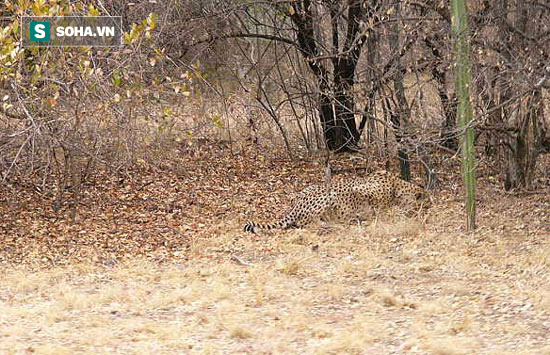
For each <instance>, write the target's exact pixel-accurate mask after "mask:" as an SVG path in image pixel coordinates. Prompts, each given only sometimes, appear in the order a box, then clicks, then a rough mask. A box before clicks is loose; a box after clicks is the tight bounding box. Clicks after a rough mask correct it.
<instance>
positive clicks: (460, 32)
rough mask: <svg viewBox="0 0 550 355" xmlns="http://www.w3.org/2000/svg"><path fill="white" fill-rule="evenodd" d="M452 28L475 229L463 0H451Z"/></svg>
mask: <svg viewBox="0 0 550 355" xmlns="http://www.w3.org/2000/svg"><path fill="white" fill-rule="evenodd" d="M451 11H452V27H453V32H454V34H455V39H456V68H457V72H456V92H457V94H458V111H457V116H458V122H459V126H460V130H461V131H462V132H463V134H462V169H463V171H462V173H463V178H464V187H465V190H466V229H467V230H468V231H471V230H474V229H475V228H476V224H475V217H476V204H475V187H476V169H475V151H474V130H473V128H472V127H471V126H470V122H471V121H472V118H473V111H472V104H471V102H470V82H471V77H470V76H471V74H470V71H471V69H470V68H471V63H470V44H469V33H468V13H467V9H466V3H465V0H451Z"/></svg>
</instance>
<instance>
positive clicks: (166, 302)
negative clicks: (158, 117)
mask: <svg viewBox="0 0 550 355" xmlns="http://www.w3.org/2000/svg"><path fill="white" fill-rule="evenodd" d="M245 153H246V154H245ZM177 159H179V160H178V162H179V164H178V165H177V166H178V167H177V168H171V170H170V173H166V172H165V171H166V170H165V167H162V166H151V165H147V164H142V166H141V167H140V168H139V169H138V170H137V171H133V172H131V173H128V174H124V175H120V176H112V175H110V176H105V175H98V176H94V177H93V178H92V179H90V182H89V183H88V185H87V186H86V188H85V190H84V191H85V193H84V195H83V197H82V200H81V202H80V205H79V208H78V214H77V217H76V219H75V221H74V222H73V221H71V218H70V217H69V212H68V210H67V208H62V209H61V210H60V212H57V213H55V212H54V210H53V206H54V203H53V201H54V196H53V195H48V194H45V193H44V194H42V193H39V192H37V191H36V190H32V189H31V188H29V187H22V186H20V185H10V186H8V189H5V190H4V191H2V193H1V194H0V216H1V220H0V238H1V243H0V263H1V265H2V269H1V271H0V309H1V310H2V311H1V312H0V353H6V354H14V353H39V354H45V353H52V354H63V353H67V354H73V353H112V352H117V353H124V354H126V353H130V354H131V353H136V354H137V353H139V354H144V353H153V352H155V353H160V354H163V353H191V354H193V353H197V354H202V353H215V354H217V353H249V354H272V353H276V354H280V353H288V354H292V353H307V354H318V353H333V354H347V353H353V354H473V353H476V354H499V355H500V354H550V344H549V341H548V334H550V282H549V278H550V276H549V275H550V225H549V222H548V221H549V220H550V197H549V193H548V192H549V190H548V183H547V182H545V181H542V183H541V182H540V181H539V187H540V188H539V189H538V190H537V191H517V192H513V193H506V192H504V191H502V190H501V189H500V183H499V182H498V181H497V179H496V178H495V176H493V175H491V174H489V173H487V174H481V176H480V178H479V194H478V196H479V198H478V225H479V228H478V230H477V231H476V232H474V233H467V232H466V231H464V229H463V227H464V225H465V216H464V212H463V210H464V207H463V202H462V197H461V190H460V180H459V178H457V177H456V174H455V173H454V172H452V171H450V170H445V169H443V168H441V169H440V171H439V172H440V174H439V176H440V179H441V185H440V187H439V189H438V190H437V191H436V192H434V201H433V202H434V203H433V204H434V206H433V207H432V209H431V210H430V211H428V212H427V213H426V214H425V215H422V216H420V217H405V216H402V215H401V214H400V213H399V212H398V211H388V212H386V213H384V214H382V215H380V216H378V217H377V218H370V219H368V220H367V221H365V222H363V223H362V224H351V225H350V224H331V225H330V226H328V227H326V226H323V225H314V226H311V227H310V228H306V229H298V230H290V231H274V232H269V233H264V234H259V235H251V234H246V233H243V232H242V230H241V228H242V225H243V224H244V222H246V221H247V220H248V219H255V220H260V221H262V220H268V219H270V217H272V216H273V215H277V214H280V213H282V212H283V211H284V208H285V206H287V205H288V202H289V200H290V197H291V196H289V194H288V191H289V190H290V191H292V192H296V191H299V190H300V189H301V188H303V187H305V186H307V185H308V184H311V183H314V182H319V181H321V180H322V179H323V178H324V176H323V173H322V171H323V169H322V166H320V165H319V164H316V163H313V162H311V161H299V160H296V161H287V160H274V159H273V158H267V157H264V156H262V155H260V154H259V153H257V152H251V151H246V150H242V151H240V152H235V150H234V149H221V148H220V149H216V148H215V147H213V146H206V147H193V150H185V151H183V150H182V151H181V153H180V155H179V156H178V157H177ZM449 169H451V168H449ZM416 175H418V174H416ZM371 217H372V216H371Z"/></svg>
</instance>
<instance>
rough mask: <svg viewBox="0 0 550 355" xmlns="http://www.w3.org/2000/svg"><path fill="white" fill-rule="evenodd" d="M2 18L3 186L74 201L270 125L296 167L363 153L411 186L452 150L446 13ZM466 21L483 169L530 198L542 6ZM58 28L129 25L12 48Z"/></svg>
mask: <svg viewBox="0 0 550 355" xmlns="http://www.w3.org/2000/svg"><path fill="white" fill-rule="evenodd" d="M5 4H6V6H5V7H4V8H3V9H1V10H0V13H1V16H2V28H3V30H2V32H1V33H0V43H1V45H2V46H1V50H0V63H1V64H2V65H1V66H0V78H1V84H0V90H1V97H2V100H3V101H2V108H1V112H0V125H1V129H2V131H1V133H0V169H1V172H2V175H1V176H0V179H2V183H6V182H7V181H18V182H22V181H23V182H24V181H27V182H28V183H29V184H33V185H34V186H36V187H40V188H45V187H47V186H50V185H51V186H58V188H57V191H58V192H59V191H65V190H66V187H67V186H70V187H71V189H72V190H71V191H72V192H73V194H78V191H79V186H80V185H81V183H82V181H83V180H85V178H86V175H87V174H90V173H91V172H92V171H93V170H94V167H98V166H101V167H107V168H109V169H112V170H114V171H120V170H121V169H122V170H123V169H124V168H125V167H128V166H131V165H133V164H136V162H139V161H140V159H153V160H154V159H161V157H160V155H156V154H155V152H162V151H164V149H162V148H160V149H159V147H160V146H161V144H164V143H166V141H169V142H175V141H179V140H180V139H181V137H188V138H193V137H200V136H201V135H204V136H207V135H208V134H210V133H211V132H212V131H211V130H208V129H207V128H209V127H213V128H214V129H217V128H219V130H220V131H223V132H224V137H225V138H229V139H233V138H234V137H235V136H239V135H240V136H244V137H248V138H250V139H251V140H252V141H253V142H255V143H258V144H260V143H259V142H261V140H262V139H263V138H264V135H265V131H262V127H263V126H265V125H267V126H270V127H272V128H273V131H272V133H273V132H274V134H276V135H277V136H278V137H279V138H280V140H281V142H282V144H283V145H284V146H285V147H286V150H287V152H288V154H289V155H291V156H294V155H295V154H296V152H299V151H301V150H302V149H303V150H305V151H307V152H310V153H311V152H314V151H317V150H320V149H329V150H331V151H334V152H355V151H358V150H361V149H362V148H365V147H366V148H367V150H369V152H370V154H372V153H373V152H375V151H379V152H381V154H382V155H392V156H395V157H396V158H397V159H399V161H400V165H401V171H402V173H403V175H404V176H405V177H407V176H408V174H409V162H410V161H415V160H416V161H419V162H421V164H422V165H423V166H424V167H425V168H426V171H427V172H431V171H432V170H433V164H434V162H433V161H432V158H431V156H432V154H435V153H437V152H444V153H445V154H449V155H451V156H452V155H454V154H455V153H456V152H457V149H458V148H459V147H458V137H459V136H460V135H461V134H462V132H461V130H460V129H458V128H457V125H456V110H457V99H456V92H455V89H454V68H453V63H454V57H453V46H452V43H453V41H452V35H451V15H450V9H449V4H448V3H447V2H444V1H437V0H425V1H422V0H420V1H391V0H372V1H356V0H349V1H343V2H338V1H324V0H318V1H288V2H287V1H274V2H261V1H252V0H250V1H231V0H217V1H209V0H197V1H179V0H170V1H168V2H163V3H162V4H160V2H159V3H155V2H146V3H145V2H144V3H141V2H136V3H128V2H122V1H116V0H111V1H106V2H97V3H96V2H93V1H57V2H55V3H53V2H52V3H44V2H38V1H19V2H10V1H7V2H6V3H5ZM468 6H469V16H470V28H471V34H472V37H471V46H472V50H473V54H474V56H473V58H472V61H473V71H472V72H473V87H472V88H471V92H472V93H473V94H472V101H473V105H474V120H473V121H472V125H473V127H474V128H475V132H476V147H477V148H478V149H477V154H479V155H483V157H484V158H485V159H486V160H488V161H490V164H491V166H492V167H493V168H494V169H495V170H496V171H502V172H503V173H502V181H503V184H504V185H505V186H506V187H507V188H515V187H530V186H531V182H532V181H533V177H534V173H535V171H536V164H537V161H538V159H539V157H540V155H541V154H543V153H547V152H548V151H550V131H549V128H548V127H549V125H550V122H549V118H548V116H549V113H548V110H549V106H550V105H549V93H548V90H549V89H550V6H548V5H547V4H546V3H545V2H544V1H539V0H527V1H521V0H514V1H512V0H498V1H486V0H475V1H469V2H468ZM59 14H73V15H120V16H123V22H124V31H125V35H124V42H125V45H124V46H123V47H122V48H110V49H94V48H86V49H82V48H51V49H44V48H40V49H38V48H33V49H22V48H21V47H20V42H19V39H18V35H19V27H18V19H19V16H21V15H34V16H38V15H52V16H53V15H59ZM197 107H198V108H199V109H197ZM184 116H185V117H194V118H191V119H182V117H184ZM199 116H200V117H199ZM237 116H238V117H241V118H242V120H241V121H240V122H236V120H237V119H236V117H237ZM236 128H237V129H236ZM227 135H228V136H229V137H227ZM59 200H60V201H62V200H63V194H62V193H60V197H59Z"/></svg>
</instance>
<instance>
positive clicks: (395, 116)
mask: <svg viewBox="0 0 550 355" xmlns="http://www.w3.org/2000/svg"><path fill="white" fill-rule="evenodd" d="M394 6H395V13H396V15H397V16H398V17H399V18H400V17H401V6H400V3H399V2H397V3H396V4H395V5H394ZM399 27H400V24H399V23H397V22H396V23H395V24H394V25H393V28H392V32H391V35H390V38H389V39H390V47H391V51H392V53H393V54H394V55H395V56H397V59H396V62H395V72H394V75H393V89H394V91H395V95H396V98H397V110H393V111H390V118H391V123H392V125H393V128H394V132H395V140H396V141H397V145H398V147H397V157H398V159H399V167H400V170H401V177H402V178H403V180H405V181H410V179H411V168H410V165H409V155H408V153H407V150H406V149H405V148H406V147H404V146H403V136H404V135H405V134H406V132H405V130H406V128H407V122H408V119H409V116H410V109H409V104H408V103H407V98H406V97H405V87H404V86H403V65H402V64H401V59H400V57H399V56H398V51H399ZM396 111H397V112H396Z"/></svg>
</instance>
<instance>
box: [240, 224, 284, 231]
mask: <svg viewBox="0 0 550 355" xmlns="http://www.w3.org/2000/svg"><path fill="white" fill-rule="evenodd" d="M275 228H280V229H285V228H287V223H286V222H284V221H279V222H275V223H271V224H260V223H256V222H248V223H247V224H245V225H244V231H245V232H250V233H256V232H257V231H258V230H259V229H268V230H269V229H275Z"/></svg>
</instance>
